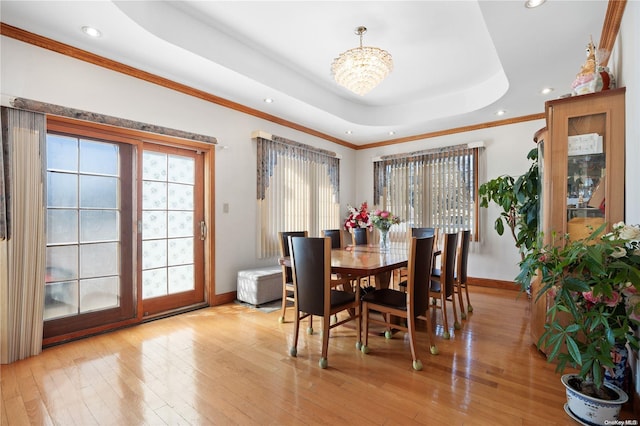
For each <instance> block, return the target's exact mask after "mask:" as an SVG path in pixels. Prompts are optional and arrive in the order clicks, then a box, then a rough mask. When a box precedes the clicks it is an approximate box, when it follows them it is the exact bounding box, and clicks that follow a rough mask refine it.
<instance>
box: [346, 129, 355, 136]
mask: <svg viewBox="0 0 640 426" xmlns="http://www.w3.org/2000/svg"><path fill="white" fill-rule="evenodd" d="M345 133H346V134H347V135H350V134H351V133H353V132H352V131H351V130H347V131H345Z"/></svg>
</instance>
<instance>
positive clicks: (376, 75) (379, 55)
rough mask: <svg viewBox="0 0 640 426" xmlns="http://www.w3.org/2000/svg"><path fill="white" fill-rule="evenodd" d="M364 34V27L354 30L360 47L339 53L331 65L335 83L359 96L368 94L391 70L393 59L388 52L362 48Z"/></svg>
mask: <svg viewBox="0 0 640 426" xmlns="http://www.w3.org/2000/svg"><path fill="white" fill-rule="evenodd" d="M366 32H367V28H366V27H358V28H356V30H355V34H356V35H358V36H360V47H354V48H353V49H349V50H347V51H346V52H343V53H341V54H340V56H338V57H337V58H335V59H334V60H333V63H332V64H331V72H332V73H333V78H335V80H336V82H337V83H338V84H339V85H340V86H343V87H346V88H347V89H349V90H351V91H352V92H353V93H357V94H358V95H360V96H364V95H366V94H367V93H369V92H370V91H371V90H372V89H373V88H374V87H376V86H377V85H378V84H380V83H381V82H382V80H384V79H385V77H386V76H387V75H389V73H390V72H391V70H392V69H393V59H392V58H391V54H390V53H389V52H387V51H386V50H382V49H378V48H377V47H369V46H365V47H363V46H362V35H363V34H364V33H366Z"/></svg>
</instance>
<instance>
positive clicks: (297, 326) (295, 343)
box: [289, 309, 300, 356]
mask: <svg viewBox="0 0 640 426" xmlns="http://www.w3.org/2000/svg"><path fill="white" fill-rule="evenodd" d="M299 330H300V311H298V310H297V309H296V321H295V323H294V324H293V345H291V347H290V348H289V355H291V356H297V355H298V331H299Z"/></svg>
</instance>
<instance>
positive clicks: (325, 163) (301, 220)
mask: <svg viewBox="0 0 640 426" xmlns="http://www.w3.org/2000/svg"><path fill="white" fill-rule="evenodd" d="M256 140H257V144H258V146H257V150H258V193H257V198H258V220H259V226H260V232H259V233H258V236H259V238H260V240H259V243H258V256H259V257H261V258H266V257H274V256H277V255H278V254H279V246H278V232H280V231H308V232H309V235H311V236H314V235H315V236H317V235H320V232H321V230H323V229H331V228H333V229H335V228H338V227H340V200H339V186H340V177H339V170H340V160H339V159H338V158H336V157H335V153H331V152H328V151H323V150H319V149H316V148H313V147H310V146H308V145H304V144H300V143H297V142H293V141H288V140H286V139H284V138H280V137H278V136H268V137H257V138H256Z"/></svg>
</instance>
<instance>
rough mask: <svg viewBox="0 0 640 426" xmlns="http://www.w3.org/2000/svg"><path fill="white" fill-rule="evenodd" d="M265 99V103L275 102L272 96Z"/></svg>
mask: <svg viewBox="0 0 640 426" xmlns="http://www.w3.org/2000/svg"><path fill="white" fill-rule="evenodd" d="M263 101H264V102H265V103H268V104H272V103H273V99H272V98H264V99H263Z"/></svg>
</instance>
